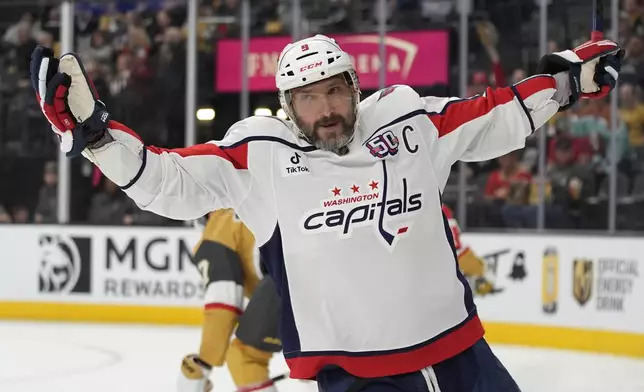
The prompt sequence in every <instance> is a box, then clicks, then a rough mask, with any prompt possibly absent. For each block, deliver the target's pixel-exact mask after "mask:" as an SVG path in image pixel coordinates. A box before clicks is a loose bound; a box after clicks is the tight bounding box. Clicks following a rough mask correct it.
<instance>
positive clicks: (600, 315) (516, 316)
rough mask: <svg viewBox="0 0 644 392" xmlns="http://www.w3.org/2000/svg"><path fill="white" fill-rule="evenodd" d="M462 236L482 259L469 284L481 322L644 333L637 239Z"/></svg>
mask: <svg viewBox="0 0 644 392" xmlns="http://www.w3.org/2000/svg"><path fill="white" fill-rule="evenodd" d="M462 241H463V243H464V244H465V245H466V246H470V247H471V249H472V251H473V252H474V253H475V254H476V255H477V256H479V257H480V258H481V259H483V260H484V264H485V272H484V273H482V274H481V275H482V276H480V277H476V279H474V280H475V281H478V283H479V285H478V286H477V284H476V282H473V287H474V291H475V292H477V296H476V298H475V302H476V304H477V307H478V309H479V315H480V316H481V318H482V319H483V320H484V321H491V322H504V323H523V324H534V325H548V326H562V327H572V328H586V329H597V330H610V331H621V332H634V333H644V312H642V311H641V309H642V305H641V304H642V303H644V277H642V274H641V272H642V270H643V269H644V241H642V240H641V239H636V238H622V237H583V236H547V235H544V236H540V235H538V236H534V235H507V234H463V236H462ZM481 282H483V284H481Z"/></svg>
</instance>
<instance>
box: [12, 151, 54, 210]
mask: <svg viewBox="0 0 644 392" xmlns="http://www.w3.org/2000/svg"><path fill="white" fill-rule="evenodd" d="M57 211H58V164H57V163H56V162H53V161H50V162H47V163H46V164H45V169H44V174H43V186H42V187H41V188H40V194H39V196H38V205H37V206H36V211H35V214H34V222H36V223H57V222H58V215H57ZM14 222H15V219H14Z"/></svg>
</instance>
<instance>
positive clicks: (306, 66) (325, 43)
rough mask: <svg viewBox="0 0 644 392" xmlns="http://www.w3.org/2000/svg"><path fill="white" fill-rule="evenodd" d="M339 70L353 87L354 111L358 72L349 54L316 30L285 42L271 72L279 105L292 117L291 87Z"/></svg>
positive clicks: (337, 73) (310, 81)
mask: <svg viewBox="0 0 644 392" xmlns="http://www.w3.org/2000/svg"><path fill="white" fill-rule="evenodd" d="M341 74H342V75H344V77H345V79H346V81H347V84H349V86H350V87H352V88H353V91H354V93H355V96H356V109H355V110H356V113H357V103H358V102H359V97H360V84H359V82H358V76H357V75H356V71H355V68H354V67H353V62H352V61H351V57H350V56H349V54H348V53H346V52H345V51H343V50H342V49H341V48H340V46H339V45H338V44H337V43H336V42H335V40H334V39H333V38H329V37H327V36H325V35H321V34H317V35H316V36H314V37H309V38H305V39H302V40H300V41H297V42H294V43H290V44H288V45H286V47H285V48H284V50H282V53H281V54H280V57H279V60H278V62H277V74H276V75H275V82H276V85H277V89H278V90H279V100H280V105H281V106H282V109H283V110H284V112H286V114H287V115H288V116H289V118H291V119H293V118H294V117H293V108H292V106H291V97H290V91H291V90H292V89H294V88H297V87H302V86H306V85H308V84H311V83H315V82H319V81H321V80H324V79H328V78H330V77H333V76H336V75H341Z"/></svg>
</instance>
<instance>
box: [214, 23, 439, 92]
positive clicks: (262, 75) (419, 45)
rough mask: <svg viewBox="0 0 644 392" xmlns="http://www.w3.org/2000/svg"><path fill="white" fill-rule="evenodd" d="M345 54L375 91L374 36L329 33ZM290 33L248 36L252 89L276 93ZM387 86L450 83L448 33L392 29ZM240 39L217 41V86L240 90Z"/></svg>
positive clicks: (388, 43)
mask: <svg viewBox="0 0 644 392" xmlns="http://www.w3.org/2000/svg"><path fill="white" fill-rule="evenodd" d="M331 37H332V38H334V39H335V40H336V41H337V42H338V44H339V45H340V46H341V47H342V48H343V50H345V51H346V52H347V53H349V54H350V55H351V57H352V59H353V64H354V66H355V68H356V71H357V73H358V76H359V78H360V86H361V88H362V89H363V90H376V89H378V74H379V72H380V71H379V70H380V66H381V64H380V58H379V55H378V54H379V45H380V37H379V35H378V34H351V35H346V34H345V35H340V34H338V35H332V36H331ZM290 42H291V38H290V37H256V38H252V39H251V40H250V44H249V53H248V56H247V58H246V67H247V69H248V78H249V84H248V85H249V89H250V91H253V92H256V91H275V73H276V71H277V60H278V58H279V55H280V52H281V51H282V49H284V47H285V46H286V45H287V44H289V43H290ZM385 48H386V56H385V64H384V66H385V67H386V84H387V85H392V84H407V85H410V86H431V85H435V84H447V83H448V65H449V37H448V33H447V31H410V32H391V33H388V34H387V36H386V37H385ZM241 50H242V48H241V41H240V40H239V39H222V40H219V41H218V43H217V51H216V54H215V55H216V57H217V58H216V73H217V74H216V78H215V80H216V81H215V83H216V85H215V89H216V91H218V92H239V91H240V90H241V75H242V74H241V66H242V65H241V62H242V60H241V55H242V52H241Z"/></svg>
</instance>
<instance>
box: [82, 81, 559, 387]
mask: <svg viewBox="0 0 644 392" xmlns="http://www.w3.org/2000/svg"><path fill="white" fill-rule="evenodd" d="M555 88H556V83H555V79H554V78H553V77H550V76H535V77H532V78H529V79H527V80H525V81H523V82H521V83H519V84H517V85H516V86H511V87H507V88H500V89H496V90H492V89H488V90H487V92H486V93H485V94H484V95H483V96H477V97H473V98H470V99H456V98H435V97H420V96H419V95H418V94H417V93H416V92H415V91H414V90H413V89H411V88H410V87H407V86H393V87H389V88H387V89H385V90H382V91H380V92H378V93H376V94H374V95H372V96H370V97H368V98H367V99H365V100H364V101H362V102H361V104H360V111H359V116H358V127H357V131H356V134H355V138H354V140H353V141H352V142H351V144H350V146H349V153H348V154H347V155H345V156H338V155H336V154H334V153H331V152H327V151H321V150H318V149H316V148H315V147H313V146H311V145H310V144H309V143H307V142H306V141H304V140H302V139H299V138H298V137H297V136H296V134H295V132H293V130H292V129H290V128H291V126H292V125H291V124H290V123H286V122H283V121H281V120H279V119H277V118H272V117H251V118H248V119H245V120H243V121H241V122H239V123H237V124H235V125H234V126H233V127H232V128H231V130H230V131H229V133H228V134H227V136H226V137H225V138H224V140H222V141H217V142H210V143H206V144H203V145H197V146H194V147H189V148H184V149H175V150H162V149H159V148H156V147H151V146H146V147H144V145H143V144H142V142H141V141H140V139H139V138H138V136H136V134H135V133H134V132H133V131H131V130H129V129H128V128H127V127H125V126H122V125H120V124H118V123H115V122H112V123H111V129H110V134H111V135H112V137H113V138H114V139H115V141H114V142H112V143H109V144H107V145H106V146H104V147H101V148H100V149H96V150H92V151H91V152H89V153H86V156H87V157H88V158H90V159H91V160H92V161H93V162H95V163H96V164H97V165H98V166H99V167H100V168H101V169H102V170H103V172H104V173H105V174H106V175H107V176H108V177H110V178H111V179H112V180H113V181H114V182H116V183H117V184H119V185H121V186H122V187H123V189H124V190H125V192H127V194H128V195H129V196H130V197H131V198H133V199H134V200H135V201H136V202H137V203H138V205H139V206H140V207H141V208H143V209H146V210H150V211H153V212H156V213H158V214H160V215H163V216H167V217H171V218H175V219H194V218H197V217H200V216H202V215H204V214H205V213H207V212H209V211H212V210H215V209H218V208H223V207H232V208H234V210H235V211H236V212H237V213H238V214H239V216H240V217H241V218H242V220H243V221H244V223H246V225H247V226H248V227H249V228H250V229H251V230H252V231H253V233H254V235H255V238H256V240H257V243H258V245H261V252H262V255H263V256H264V259H265V261H266V265H267V268H268V269H269V273H270V275H271V276H272V277H273V278H274V279H275V281H276V283H277V287H278V289H279V291H280V295H281V299H282V305H283V306H282V309H283V314H282V318H281V338H282V342H283V346H284V356H285V357H286V360H287V362H288V365H289V367H290V369H291V377H293V378H313V377H315V375H316V373H317V372H318V371H319V370H320V369H321V368H322V367H324V366H326V365H337V366H340V367H342V368H344V369H345V370H346V371H347V372H349V373H352V374H354V375H357V376H361V377H377V376H385V375H392V374H400V373H407V372H412V371H416V370H419V369H422V368H425V367H427V366H430V365H432V364H435V363H438V362H441V361H443V360H445V359H447V358H450V357H452V356H454V355H456V354H458V353H459V352H461V351H463V350H465V349H467V348H468V347H470V346H472V345H473V344H474V343H475V342H476V341H478V340H479V339H481V337H482V336H483V328H482V326H481V322H480V321H479V319H478V317H477V314H476V307H475V305H474V302H473V299H472V294H471V292H470V289H469V286H468V284H467V282H466V281H465V280H464V278H463V277H462V276H461V274H460V273H459V271H458V266H457V261H456V256H455V253H454V247H453V242H452V240H451V234H450V228H449V225H448V223H447V221H446V219H445V217H444V216H443V214H442V211H441V192H442V190H443V187H444V186H445V183H446V181H447V177H448V175H449V171H450V168H451V166H452V164H454V163H455V162H456V161H458V160H465V161H478V160H487V159H492V158H495V157H498V156H500V155H503V154H506V153H508V152H510V151H512V150H515V149H518V148H521V147H523V146H524V143H525V138H526V137H527V136H528V135H530V134H531V133H532V132H533V131H534V130H535V127H539V126H541V125H542V124H543V123H545V122H546V121H547V120H548V119H549V118H550V117H551V116H552V115H553V114H554V113H555V112H556V111H557V109H558V107H559V104H557V103H556V102H554V101H553V100H552V99H551V97H552V95H553V93H554V92H555Z"/></svg>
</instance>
